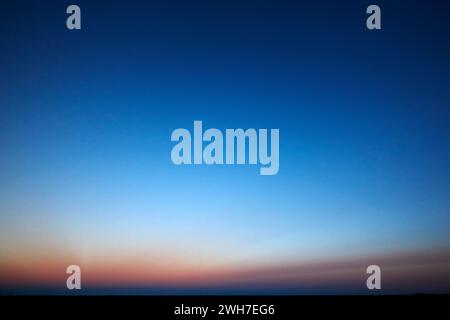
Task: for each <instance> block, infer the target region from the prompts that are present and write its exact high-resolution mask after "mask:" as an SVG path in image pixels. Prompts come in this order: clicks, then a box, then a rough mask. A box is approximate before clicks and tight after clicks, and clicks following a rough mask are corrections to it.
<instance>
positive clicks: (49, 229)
mask: <svg viewBox="0 0 450 320" xmlns="http://www.w3.org/2000/svg"><path fill="white" fill-rule="evenodd" d="M76 3H77V4H78V5H79V6H80V7H81V11H82V29H81V30H79V31H69V30H67V29H66V27H65V21H66V17H67V15H66V14H65V9H66V7H67V6H68V5H69V4H71V2H70V3H69V2H68V1H7V3H2V5H1V10H0V47H1V50H0V293H3V292H20V290H21V289H20V288H22V289H23V288H24V287H25V288H28V287H30V288H31V287H33V288H37V290H38V291H39V289H43V288H48V287H52V288H53V289H52V290H55V291H57V290H59V288H60V286H61V287H63V288H64V286H65V277H66V275H65V267H66V266H67V265H69V264H78V265H80V266H81V267H82V270H84V271H83V272H84V273H83V274H85V275H86V277H85V279H86V280H85V284H86V287H91V288H100V287H108V288H125V290H132V289H136V288H137V287H143V288H144V291H143V292H145V293H149V292H156V293H160V292H166V291H164V290H166V289H167V288H169V287H170V288H175V289H179V288H185V289H186V288H187V289H192V288H199V287H201V288H204V287H208V288H209V289H211V288H213V289H214V290H216V289H217V290H219V289H220V290H222V289H224V288H227V289H229V290H231V292H242V290H246V289H248V290H250V289H251V290H256V291H257V292H258V290H259V289H258V288H261V290H262V291H261V292H268V291H271V292H291V291H289V290H294V291H295V292H302V293H303V292H306V293H317V292H319V293H322V292H330V290H331V291H333V290H336V291H337V292H343V293H346V292H360V291H358V290H362V289H364V288H365V280H364V279H365V276H366V275H365V266H367V265H368V264H377V263H379V264H382V266H383V263H384V265H386V266H387V267H386V268H387V269H388V270H398V269H396V267H398V266H403V267H404V268H406V269H407V270H406V269H405V272H404V273H403V274H404V275H405V274H406V276H405V277H404V278H402V277H397V274H396V273H395V272H397V271H392V272H390V273H389V272H388V273H387V277H388V279H389V277H391V278H392V282H391V283H389V282H387V283H386V282H385V283H386V286H387V290H391V292H415V291H433V292H434V291H439V292H441V291H444V292H449V290H450V277H449V272H448V271H445V270H450V269H449V268H448V267H449V265H450V254H449V250H450V200H449V196H450V170H449V163H450V162H449V161H450V126H449V123H450V87H449V84H450V59H449V57H450V41H449V37H450V28H449V21H450V8H449V6H448V5H444V4H443V2H441V1H395V3H392V1H378V2H377V4H378V5H379V6H380V7H381V9H382V30H379V31H369V30H367V29H366V26H365V19H366V14H365V10H366V8H367V6H368V5H369V4H371V3H368V2H367V1H339V2H338V1H323V0H320V1H310V2H306V1H254V2H253V1H247V0H244V1H243V0H240V1H229V0H228V1H197V0H195V1H175V0H170V1H146V2H144V1H133V0H131V1H77V2H76ZM194 120H202V121H203V126H204V128H205V129H207V128H218V129H221V130H223V131H224V130H225V129H226V128H243V129H247V128H256V129H258V128H269V129H270V128H278V129H280V170H279V173H278V174H277V175H274V176H261V175H259V165H256V166H249V165H244V166H237V165H236V166H225V165H224V166H217V165H216V166H207V165H202V166H175V165H174V164H173V163H172V162H171V158H170V153H171V149H172V147H173V146H174V143H173V142H171V141H170V135H171V132H172V131H173V130H174V129H176V128H187V129H189V130H191V131H192V129H193V122H194ZM434 253H436V254H434ZM429 255H432V257H433V258H432V259H429ZM411 257H413V258H411ZM424 257H428V258H426V259H425V258H424ZM424 259H425V260H424ZM378 261H380V262H378ZM424 261H427V262H425V264H427V263H428V265H426V266H425V267H424V269H420V270H419V269H417V268H416V269H415V268H414V266H415V265H416V264H421V263H422V264H423V263H424ZM366 262H367V263H366ZM346 263H348V265H347V264H346ZM341 264H343V265H344V267H342V265H341ZM305 265H306V266H309V267H305V268H306V269H308V268H312V269H313V270H319V271H317V275H315V276H313V277H309V276H308V274H309V273H307V272H306V273H302V272H301V270H303V269H302V266H305ZM316 265H318V266H319V267H317V268H314V267H312V266H316ZM336 266H340V267H336ZM355 266H356V267H355ZM327 267H328V269H327ZM289 268H293V270H295V272H289V270H290V269H289ZM321 268H322V269H321ZM330 268H331V270H332V271H333V270H335V269H334V268H336V270H342V269H345V270H344V271H345V272H343V273H345V275H347V277H345V276H342V274H341V273H339V272H338V273H337V274H338V275H339V276H335V275H334V273H333V272H332V271H330ZM389 268H391V269H389ZM288 269H289V270H288ZM268 270H269V271H268ZM320 270H322V271H320ZM408 270H409V271H408ZM411 270H412V271H411ZM260 274H262V276H258V275H260ZM273 274H275V275H276V276H273ZM237 275H238V276H237ZM436 275H437V276H436ZM360 277H362V279H363V280H361V282H360V283H359V282H358V281H359V280H358V279H359V278H360ZM415 277H417V279H416V278H415ZM239 279H240V280H239ZM280 279H281V280H280ZM282 279H291V280H292V281H290V282H289V285H288V283H287V282H285V281H283V280H282ZM415 280H418V281H415ZM419 280H420V281H422V282H420V281H419ZM411 283H415V285H416V286H414V285H411ZM336 284H338V285H336ZM155 288H156V289H155ZM255 288H256V289H255ZM361 288H362V289H361ZM19 289H20V290H19ZM322 289H323V290H322ZM145 290H149V291H145ZM152 290H155V291H152ZM240 290H241V291H240ZM278 290H281V291H278ZM286 290H287V291H286ZM320 290H322V291H320ZM327 290H328V291H327ZM125 292H133V291H125ZM170 292H172V291H170ZM333 292H334V291H333ZM361 292H364V291H361Z"/></svg>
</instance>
